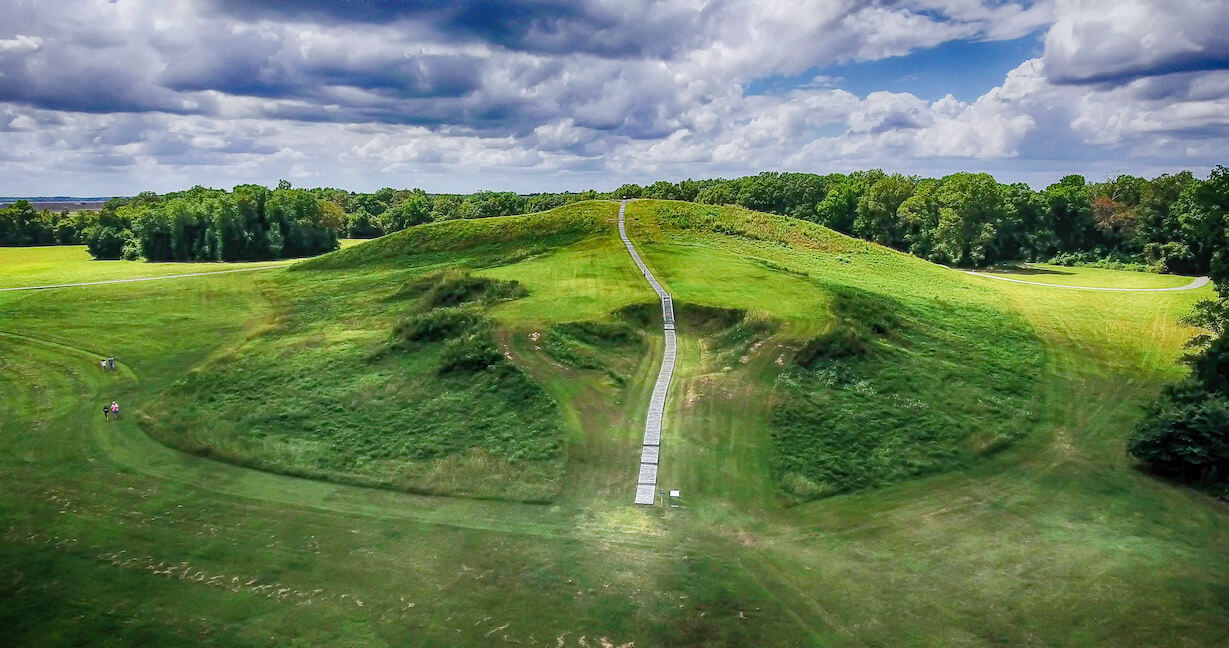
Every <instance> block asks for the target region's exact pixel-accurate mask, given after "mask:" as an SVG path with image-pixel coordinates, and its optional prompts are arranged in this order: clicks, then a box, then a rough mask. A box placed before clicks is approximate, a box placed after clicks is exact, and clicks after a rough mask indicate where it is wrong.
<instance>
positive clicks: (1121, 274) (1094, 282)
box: [986, 263, 1191, 288]
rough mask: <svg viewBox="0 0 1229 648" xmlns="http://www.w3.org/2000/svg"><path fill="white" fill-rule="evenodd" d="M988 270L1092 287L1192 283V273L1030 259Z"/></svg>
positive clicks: (1167, 286)
mask: <svg viewBox="0 0 1229 648" xmlns="http://www.w3.org/2000/svg"><path fill="white" fill-rule="evenodd" d="M986 274H992V275H995V276H997V277H1007V278H1009V279H1019V280H1021V281H1035V282H1037V283H1046V284H1055V285H1059V286H1088V287H1090V288H1176V287H1178V286H1185V285H1186V284H1188V283H1190V279H1191V278H1190V277H1180V276H1177V275H1164V274H1155V273H1151V272H1129V271H1122V270H1104V269H1101V268H1084V267H1066V266H1059V265H1053V264H1049V263H1029V264H1023V265H1015V266H998V267H995V268H991V269H990V270H989V271H987V272H986Z"/></svg>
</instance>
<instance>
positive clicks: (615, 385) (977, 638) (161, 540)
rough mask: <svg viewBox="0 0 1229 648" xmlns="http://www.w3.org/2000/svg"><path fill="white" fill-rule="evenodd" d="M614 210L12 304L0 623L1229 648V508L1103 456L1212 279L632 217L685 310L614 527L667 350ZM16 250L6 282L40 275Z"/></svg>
mask: <svg viewBox="0 0 1229 648" xmlns="http://www.w3.org/2000/svg"><path fill="white" fill-rule="evenodd" d="M617 210H618V204H617V203H614V202H607V201H590V202H581V203H576V204H572V205H568V206H565V207H561V208H558V209H555V210H552V211H548V212H543V213H539V214H532V215H528V216H520V217H508V218H492V219H480V220H470V221H447V222H440V223H433V224H428V225H421V226H416V227H413V228H410V229H408V230H405V231H402V232H398V233H396V234H392V235H389V236H386V237H383V238H380V239H376V240H374V241H371V242H368V243H364V244H360V245H354V246H349V247H346V248H345V249H342V250H340V251H337V252H334V253H331V254H328V255H324V256H321V257H317V258H315V259H312V260H308V261H304V262H300V263H298V264H296V265H294V266H292V267H290V268H286V269H270V270H262V271H259V272H250V273H239V274H227V275H218V276H212V277H196V278H191V279H179V280H165V281H154V282H147V283H132V284H107V285H101V286H93V287H88V288H71V289H63V290H62V291H60V292H54V291H28V292H22V291H16V292H0V311H2V312H4V313H5V314H6V317H5V319H4V321H3V323H0V370H2V371H0V401H2V402H4V403H5V410H6V412H12V413H13V414H10V415H8V416H6V417H4V418H3V419H0V447H3V448H4V452H3V453H0V476H2V479H3V481H4V483H5V484H6V487H7V489H8V490H10V493H11V496H8V497H5V498H0V528H2V529H0V530H2V532H3V534H4V538H5V543H4V548H3V549H2V550H0V600H2V601H4V602H5V603H6V605H4V606H0V609H3V610H4V611H3V612H0V621H3V622H4V623H5V624H6V626H7V627H8V628H10V629H11V632H13V633H14V635H13V636H15V637H17V638H18V639H19V640H22V641H25V642H32V641H33V642H37V643H40V644H43V645H68V644H72V643H80V642H82V641H90V640H96V639H95V638H96V637H103V636H106V637H110V638H111V639H110V640H111V641H114V642H116V643H121V644H126V643H137V642H145V643H150V644H158V645H175V644H180V643H182V644H188V643H192V644H195V645H200V644H206V645H207V644H211V643H212V644H217V645H226V646H237V645H267V644H270V643H272V644H294V643H300V644H307V645H311V644H343V645H356V646H366V645H374V646H383V645H502V644H503V643H520V644H522V645H551V646H555V645H561V646H564V645H565V646H598V645H627V644H628V643H630V642H634V643H635V645H637V646H723V645H724V646H742V645H757V646H774V645H780V646H796V645H832V646H861V645H890V646H898V645H968V646H996V645H1064V646H1116V645H1152V646H1202V645H1218V644H1220V643H1223V642H1225V641H1229V623H1226V622H1225V619H1226V618H1229V617H1226V612H1229V598H1227V597H1226V596H1225V591H1224V587H1223V583H1225V582H1229V561H1227V560H1226V559H1225V555H1226V551H1229V535H1226V532H1225V531H1224V529H1226V528H1229V526H1227V525H1226V522H1227V521H1229V513H1227V512H1226V511H1225V509H1224V507H1223V505H1222V504H1220V503H1218V502H1216V501H1215V500H1212V499H1211V498H1209V497H1206V496H1204V495H1200V494H1197V493H1194V492H1191V491H1188V490H1186V489H1184V488H1182V487H1180V486H1178V485H1175V484H1169V483H1165V482H1163V481H1158V480H1156V479H1155V478H1153V477H1150V476H1148V475H1146V474H1143V473H1141V472H1138V471H1137V470H1135V469H1134V467H1133V465H1132V464H1131V462H1130V460H1129V458H1128V457H1127V456H1126V455H1125V453H1124V450H1123V446H1124V441H1125V438H1126V434H1127V432H1128V431H1129V429H1130V426H1131V425H1132V423H1133V422H1134V421H1135V420H1137V419H1138V417H1139V414H1140V406H1141V405H1142V404H1143V403H1145V402H1147V400H1148V399H1149V398H1151V397H1152V396H1154V395H1155V394H1156V393H1157V391H1158V390H1159V389H1160V386H1161V385H1162V384H1163V382H1164V381H1166V380H1169V379H1172V378H1173V377H1175V376H1177V375H1180V373H1181V371H1182V368H1181V366H1180V365H1179V363H1178V362H1177V359H1178V357H1179V356H1180V354H1181V352H1182V345H1183V343H1184V341H1185V340H1186V339H1187V338H1188V337H1189V336H1190V335H1191V334H1192V333H1194V331H1192V330H1190V329H1189V328H1186V327H1185V326H1183V325H1182V324H1180V323H1179V321H1178V320H1179V317H1180V316H1181V315H1182V314H1183V313H1185V312H1186V311H1188V310H1189V309H1190V307H1191V305H1192V304H1193V303H1194V302H1195V301H1196V300H1197V299H1199V298H1201V297H1206V296H1208V295H1210V294H1211V288H1210V287H1208V288H1201V289H1199V290H1195V291H1188V292H1173V293H1140V294H1132V293H1112V292H1085V291H1078V290H1068V289H1063V288H1054V287H1042V286H1030V285H1025V284H1016V283H1008V282H1001V281H995V280H992V279H987V278H983V277H977V276H972V275H968V274H965V273H962V272H959V271H956V270H951V269H948V268H944V267H941V266H937V265H934V264H930V263H928V262H925V261H922V260H920V259H917V258H915V257H912V256H908V255H905V254H901V253H898V252H895V251H892V250H889V249H887V248H883V247H880V246H876V245H873V244H870V243H866V242H864V241H860V240H856V239H852V238H849V237H846V236H844V235H841V234H838V233H835V232H833V231H831V230H828V229H825V228H823V227H821V226H818V225H815V224H812V223H808V222H804V221H799V220H794V219H790V218H786V217H781V216H773V215H768V214H762V213H757V212H752V211H748V210H744V209H741V208H734V207H714V206H706V205H698V204H692V203H682V202H672V201H651V200H637V201H632V202H630V203H629V204H628V207H627V228H628V231H629V234H630V236H631V238H632V239H633V241H634V242H635V244H636V246H637V248H638V249H639V251H640V254H641V255H642V256H643V257H644V260H645V262H646V263H647V264H648V266H649V267H650V268H651V269H652V271H653V273H654V275H655V276H656V277H657V278H658V280H660V281H661V283H662V284H663V285H664V286H665V288H666V289H667V290H668V291H669V292H670V293H671V294H672V295H673V297H674V302H675V307H676V311H677V318H678V330H677V332H678V344H679V351H678V366H677V368H676V373H675V376H674V384H673V387H672V388H671V391H670V395H669V398H668V401H667V406H666V420H665V422H664V425H663V444H662V449H661V468H660V475H659V478H658V484H659V485H660V486H662V487H663V488H678V489H681V490H682V492H683V502H684V504H685V506H684V507H683V508H678V509H671V508H664V509H663V508H644V507H633V506H632V505H631V503H630V502H631V499H632V494H633V489H634V482H635V478H636V470H637V463H638V456H639V452H640V443H641V434H642V432H643V429H644V417H645V408H646V405H647V403H648V401H649V394H650V391H651V389H652V384H653V380H654V379H655V377H656V375H657V370H658V364H659V362H660V359H661V355H662V351H663V341H662V335H661V319H660V318H661V316H660V309H659V307H658V304H657V298H656V295H654V293H653V292H652V290H651V289H650V288H649V286H648V284H647V283H646V282H645V280H644V278H643V277H642V276H641V274H640V272H639V271H638V270H637V268H636V266H635V265H633V263H632V260H631V259H630V258H629V256H628V254H627V251H626V250H625V248H624V246H623V244H622V242H621V241H620V240H619V238H618V233H617V230H616V213H617ZM8 253H9V252H7V251H5V250H0V285H4V286H19V285H34V284H38V283H42V282H40V281H39V277H38V276H37V268H38V265H37V260H36V259H30V258H28V257H29V255H30V254H32V253H31V252H29V251H22V252H21V254H22V255H24V256H23V257H22V264H21V266H20V268H21V273H22V274H21V277H20V278H19V279H12V280H11V281H10V280H9V278H6V277H5V276H4V273H5V268H7V267H9V266H6V265H5V263H4V262H5V257H4V256H3V255H5V254H8ZM109 263H115V264H123V263H126V262H109ZM14 267H17V266H14ZM129 268H130V266H123V267H121V266H107V270H106V273H107V275H106V276H107V277H112V276H132V274H131V272H134V271H132V270H130V269H129ZM1051 270H1053V269H1051ZM1053 271H1054V272H1058V270H1053ZM1061 272H1062V273H1064V274H1063V277H1062V279H1061V281H1058V282H1057V283H1069V284H1071V285H1096V286H1119V285H1123V286H1134V285H1145V284H1144V283H1139V282H1140V281H1141V280H1140V279H1139V278H1138V277H1139V276H1140V275H1138V274H1137V273H1130V272H1118V271H1110V270H1093V269H1084V268H1063V269H1061ZM74 278H77V277H76V276H74ZM1133 282H1135V283H1133ZM1174 283H1175V284H1182V283H1185V281H1184V280H1175V282H1174ZM1146 285H1152V284H1146ZM70 291H71V292H70ZM100 355H101V356H106V355H115V357H116V358H117V359H119V360H120V363H121V367H120V371H117V372H115V373H113V374H111V373H106V374H104V373H102V372H100V371H99V370H98V368H97V357H99V356H100ZM113 398H115V399H119V400H120V401H121V402H122V403H123V404H124V406H125V412H124V418H123V419H122V420H120V421H118V422H104V421H103V420H102V419H101V417H100V416H99V415H98V413H97V409H98V407H97V406H98V404H99V403H101V402H104V401H109V400H111V399H113ZM50 574H55V577H54V578H51V577H49V575H50ZM198 576H199V577H198ZM69 619H72V620H73V622H72V623H68V621H67V620H69ZM69 627H71V628H72V629H71V630H66V629H65V628H69Z"/></svg>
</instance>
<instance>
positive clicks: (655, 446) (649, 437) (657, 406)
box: [619, 200, 678, 504]
mask: <svg viewBox="0 0 1229 648" xmlns="http://www.w3.org/2000/svg"><path fill="white" fill-rule="evenodd" d="M626 208H627V201H626V200H624V201H622V202H620V203H619V238H621V239H623V245H626V246H627V251H628V253H629V254H631V255H632V260H633V261H635V262H636V267H638V268H640V272H641V274H643V275H644V278H645V279H646V280H647V281H648V282H649V285H650V286H652V287H653V291H654V292H656V293H657V296H658V298H660V299H661V318H662V321H663V322H664V325H663V328H664V332H665V335H666V353H665V355H663V356H662V359H661V371H659V372H658V374H657V382H656V383H655V384H654V385H653V397H652V398H651V399H650V400H649V412H648V416H647V417H646V418H645V421H644V446H643V447H642V448H641V449H640V477H639V478H638V479H637V480H636V503H637V504H653V503H654V502H656V500H657V498H656V491H657V462H658V458H659V457H660V454H661V417H662V413H663V412H664V411H665V409H666V392H668V391H670V379H671V378H672V377H673V376H674V357H675V354H676V353H677V351H678V345H677V342H676V340H675V337H674V302H673V301H672V300H671V299H670V293H668V292H666V290H665V289H664V288H662V287H661V284H659V283H657V278H656V277H654V276H653V273H652V272H650V271H649V267H648V266H646V265H645V264H644V260H643V259H641V258H640V254H639V253H638V252H636V246H634V245H632V241H631V239H629V238H627V227H626V226H625V225H624V223H623V212H624V210H625V209H626Z"/></svg>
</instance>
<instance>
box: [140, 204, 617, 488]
mask: <svg viewBox="0 0 1229 648" xmlns="http://www.w3.org/2000/svg"><path fill="white" fill-rule="evenodd" d="M613 215H614V212H613V208H612V206H611V205H610V204H609V203H590V204H587V205H581V206H577V207H567V208H562V209H558V210H554V211H551V212H545V213H543V214H537V215H533V216H529V217H525V218H500V219H487V220H481V221H454V222H448V223H439V224H434V225H428V226H424V227H418V228H414V229H412V230H408V231H406V232H401V233H398V234H394V235H392V236H389V237H385V238H382V239H380V240H377V241H374V242H372V243H369V244H368V245H365V246H360V247H354V248H349V249H346V250H343V251H341V252H339V253H336V254H332V255H326V256H323V257H320V258H317V259H315V260H312V261H309V262H307V263H304V264H302V266H300V267H297V268H296V269H294V270H293V271H290V272H287V273H285V274H283V275H280V276H279V278H278V279H277V280H276V281H274V282H272V285H271V286H270V291H271V293H272V294H273V295H274V298H275V299H276V300H277V301H278V302H279V308H277V309H276V310H275V312H274V313H273V314H272V316H271V317H270V318H269V319H268V320H267V322H266V328H265V330H262V331H260V332H259V333H258V334H255V335H253V336H251V337H250V338H248V339H247V340H245V341H244V342H243V343H242V344H241V345H239V346H236V347H234V348H232V349H229V350H227V351H226V352H224V353H220V354H219V357H218V358H216V359H215V360H214V361H213V362H211V363H210V364H209V365H206V366H204V367H201V368H199V369H198V370H196V371H193V372H192V374H191V375H189V376H188V377H187V378H186V379H185V380H184V381H182V382H181V383H178V384H177V385H176V386H175V388H174V389H172V390H171V391H170V392H168V393H167V394H165V395H164V397H163V398H162V399H160V401H161V403H160V404H161V406H160V407H158V408H155V409H153V410H152V411H150V412H149V413H148V414H149V415H148V417H145V418H144V419H143V423H144V424H145V425H146V429H147V431H148V432H149V433H150V434H151V435H152V436H155V437H157V438H159V439H161V440H163V441H165V442H167V443H169V444H171V445H174V446H176V447H180V448H183V449H186V450H189V451H192V452H194V453H198V454H202V455H206V456H212V457H217V458H221V459H225V460H228V461H233V462H236V463H241V464H244V465H251V466H255V467H259V468H263V469H269V470H275V471H279V472H286V473H289V474H296V475H303V476H311V477H322V478H327V479H333V480H338V481H344V482H352V483H359V484H368V485H381V486H390V487H394V488H398V489H405V490H410V491H414V492H424V493H452V494H467V495H476V496H482V497H498V498H509V499H519V500H530V501H545V500H549V499H551V498H553V497H554V496H555V495H556V494H557V493H558V490H559V488H560V476H561V471H562V467H563V456H564V455H563V454H562V452H561V450H560V441H561V440H562V438H561V433H560V431H559V428H560V424H561V422H562V421H561V415H560V413H559V411H558V408H557V406H556V403H555V401H554V400H553V399H551V398H550V397H549V396H547V395H546V394H545V393H544V392H543V391H542V389H541V387H539V386H537V385H536V384H535V383H534V382H533V381H531V380H530V379H528V378H527V377H526V375H525V374H524V373H523V372H521V371H520V370H518V369H516V368H514V366H513V365H512V364H510V363H509V362H508V361H507V360H505V358H504V357H502V356H501V354H506V355H507V356H509V358H511V351H510V348H509V349H508V350H506V351H505V350H504V349H500V348H499V347H496V346H493V342H494V340H493V339H492V338H491V335H490V333H488V332H487V331H486V330H485V329H486V325H485V324H482V321H483V320H484V319H486V318H489V317H490V313H494V312H496V311H497V309H495V308H494V306H495V305H496V304H497V303H498V301H497V302H494V303H482V304H479V303H476V302H473V303H471V302H470V301H469V300H468V299H464V298H463V297H464V296H463V295H461V294H460V293H458V294H457V295H456V296H453V295H452V294H451V293H450V292H449V291H452V290H460V289H461V287H462V286H464V285H466V284H471V283H475V284H476V283H480V282H481V281H482V279H481V278H479V279H477V280H476V281H475V280H470V279H465V278H464V276H463V275H465V274H468V273H470V272H472V271H473V270H474V269H488V270H490V272H489V274H494V275H499V274H501V273H502V274H506V275H508V276H510V277H514V278H521V277H524V278H526V281H527V282H528V283H527V284H523V285H522V284H505V285H520V286H521V289H522V290H521V293H524V292H527V293H528V294H527V296H517V297H516V298H514V299H510V300H507V301H509V308H512V309H513V310H512V311H511V312H512V313H516V312H522V313H524V312H529V313H534V314H535V317H536V318H537V319H538V320H539V321H543V322H545V323H546V324H547V325H549V323H551V322H553V321H559V320H560V319H571V318H575V317H577V316H585V317H590V316H595V315H597V314H599V313H602V312H606V311H609V310H610V309H612V308H614V307H617V306H621V305H623V304H622V302H620V301H618V300H619V295H618V293H617V292H614V291H604V290H600V289H595V288H596V287H595V286H583V288H584V290H583V291H579V290H578V288H582V286H579V285H577V284H576V282H575V281H566V280H562V279H563V278H562V277H555V276H549V275H548V274H547V273H543V272H541V266H542V264H541V263H540V262H539V261H540V259H542V258H549V259H551V260H552V261H551V262H550V264H549V265H552V266H559V265H561V264H566V266H565V267H567V268H576V267H583V266H581V265H578V264H577V259H576V258H574V256H575V255H578V254H582V255H583V253H584V250H585V249H588V248H592V247H593V241H595V240H597V239H595V238H594V237H595V236H598V237H600V236H603V235H604V236H606V237H607V238H609V235H610V233H611V232H612V217H613ZM458 248H463V252H461V253H460V254H457V253H455V252H453V250H456V249H458ZM560 250H564V252H562V255H563V256H562V257H560V256H558V255H556V254H555V253H556V252H558V251H560ZM600 256H601V257H603V258H605V259H607V261H606V263H607V266H609V265H610V261H609V257H610V255H609V254H607V253H605V252H603V253H602V254H601V255H600ZM442 268H453V269H455V271H453V272H452V274H449V275H447V276H441V275H440V270H441V269H442ZM607 270H609V268H608V267H606V268H599V269H597V270H596V271H595V272H593V273H590V274H591V276H595V277H603V278H604V280H605V281H606V282H607V283H609V284H610V285H611V286H620V285H622V286H627V285H630V282H628V281H619V280H618V279H619V277H618V276H617V275H615V277H613V278H605V275H606V274H607V272H606V271H607ZM432 271H434V274H431V273H432ZM428 275H429V276H428ZM471 276H472V275H471ZM612 279H613V280H612ZM424 281H425V282H427V284H429V285H426V284H424V285H423V286H421V287H416V288H414V289H413V290H408V289H407V287H413V286H416V285H417V284H418V283H421V282H424ZM513 281H515V279H513ZM471 288H473V286H471ZM441 290H443V291H444V292H443V293H440V292H439V291H441ZM433 291H434V292H433ZM624 291H625V292H628V293H629V294H630V291H627V289H626V288H624ZM462 292H464V291H462ZM437 293H438V295H439V296H438V298H437V297H433V295H435V294H437ZM577 294H580V295H582V297H581V299H582V300H583V302H584V303H575V302H576V295H577ZM599 296H600V297H599ZM456 298H462V301H461V302H455V303H454V300H455V299H456ZM433 300H435V301H433ZM440 300H445V301H446V303H443V302H441V303H438V304H437V303H436V302H438V301H440ZM522 302H529V303H528V305H521V303H522ZM514 305H515V306H514ZM594 308H596V309H597V310H593V309H594ZM516 309H520V310H519V311H518V310H516ZM504 310H507V309H504ZM591 311H592V312H591ZM458 317H459V318H461V319H455V318H458ZM403 318H404V319H406V321H409V320H410V319H413V318H417V319H415V320H414V321H416V322H420V323H421V322H425V321H443V320H441V319H440V318H454V320H453V321H457V322H459V321H462V320H464V321H467V322H469V323H470V324H468V325H467V326H466V328H467V329H471V328H473V327H474V326H477V327H478V329H482V330H481V331H478V329H474V330H475V331H478V332H476V333H474V334H472V335H471V334H465V333H463V332H460V331H451V332H448V333H447V334H446V335H445V336H444V337H443V338H439V339H425V340H420V341H413V342H408V343H400V344H398V345H397V346H396V347H391V348H390V346H389V344H390V343H391V339H390V338H392V337H393V331H394V329H395V328H396V327H397V321H398V320H399V319H403ZM475 319H476V320H477V321H475ZM518 321H520V322H521V323H525V322H524V321H523V320H518ZM495 333H496V334H497V335H498V336H500V337H503V338H507V337H508V331H507V330H506V329H503V328H501V329H499V330H498V331H495ZM502 346H504V347H508V345H507V344H506V341H505V344H504V345H502ZM458 353H463V354H469V355H472V354H480V355H481V354H489V355H490V356H491V358H493V360H487V359H483V360H482V361H481V362H482V364H484V365H485V364H486V363H487V362H490V361H494V362H495V363H496V364H497V365H498V366H496V367H494V368H491V369H486V370H475V369H469V368H465V369H459V370H451V369H449V368H448V367H450V366H452V364H453V363H452V361H451V360H449V358H453V357H456V356H457V354H458Z"/></svg>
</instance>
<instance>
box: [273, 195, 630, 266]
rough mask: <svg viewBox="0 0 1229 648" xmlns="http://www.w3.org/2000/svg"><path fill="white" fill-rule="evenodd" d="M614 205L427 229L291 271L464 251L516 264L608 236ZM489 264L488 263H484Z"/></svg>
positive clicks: (458, 222) (434, 225)
mask: <svg viewBox="0 0 1229 648" xmlns="http://www.w3.org/2000/svg"><path fill="white" fill-rule="evenodd" d="M617 211H618V207H617V205H616V204H615V203H612V202H606V201H586V202H580V203H575V204H571V205H567V206H565V207H559V208H557V209H552V210H550V211H546V212H541V213H538V214H528V215H525V216H504V217H499V218H484V219H479V220H454V221H441V222H437V223H427V224H424V225H418V226H415V227H411V228H409V229H406V230H402V231H400V232H396V233H394V234H389V235H388V236H384V237H381V238H378V239H376V240H374V241H371V242H369V243H365V244H363V245H358V246H354V247H352V248H348V249H344V250H340V251H338V252H335V253H333V254H326V255H324V256H322V257H317V258H315V259H312V260H310V261H306V262H304V263H301V264H298V265H297V266H295V267H296V268H298V269H302V270H320V269H326V268H334V269H335V268H352V267H358V266H369V265H371V264H387V263H390V262H395V261H396V260H397V259H404V258H405V257H408V256H411V255H419V254H423V253H430V252H455V251H464V252H466V253H468V254H475V253H480V252H492V253H493V252H498V253H500V254H499V258H497V259H494V261H496V262H497V263H514V262H516V261H518V260H522V259H524V258H526V257H527V256H530V255H532V254H536V253H540V252H541V251H544V250H546V249H549V248H555V247H562V246H564V245H567V244H569V243H573V242H575V241H579V240H581V239H583V238H585V237H587V236H591V235H593V234H597V233H600V232H604V231H607V230H609V229H610V228H611V227H612V222H613V221H612V218H613V217H614V216H615V214H616V213H617ZM488 261H490V260H489V259H488Z"/></svg>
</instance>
